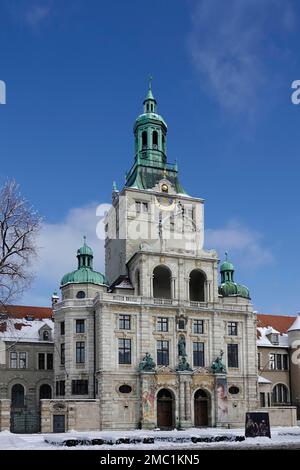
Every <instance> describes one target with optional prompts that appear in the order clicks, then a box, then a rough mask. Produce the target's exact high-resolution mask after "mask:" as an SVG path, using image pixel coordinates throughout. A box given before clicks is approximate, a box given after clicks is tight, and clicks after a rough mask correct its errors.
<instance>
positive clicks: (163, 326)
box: [156, 317, 169, 332]
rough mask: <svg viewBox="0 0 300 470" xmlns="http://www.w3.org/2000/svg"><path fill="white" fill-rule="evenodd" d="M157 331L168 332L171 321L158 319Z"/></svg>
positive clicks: (162, 318) (165, 318) (164, 318)
mask: <svg viewBox="0 0 300 470" xmlns="http://www.w3.org/2000/svg"><path fill="white" fill-rule="evenodd" d="M156 329H157V331H164V332H166V331H168V330H169V321H168V318H167V317H157V321H156Z"/></svg>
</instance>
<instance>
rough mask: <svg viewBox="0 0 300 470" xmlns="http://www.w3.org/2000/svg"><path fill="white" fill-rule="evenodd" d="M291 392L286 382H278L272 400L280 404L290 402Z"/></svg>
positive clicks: (275, 403)
mask: <svg viewBox="0 0 300 470" xmlns="http://www.w3.org/2000/svg"><path fill="white" fill-rule="evenodd" d="M288 395H289V392H288V388H287V386H286V385H284V384H277V385H275V387H274V388H273V391H272V402H273V404H274V405H279V404H282V403H288V401H289V398H288Z"/></svg>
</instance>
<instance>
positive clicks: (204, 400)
mask: <svg viewBox="0 0 300 470" xmlns="http://www.w3.org/2000/svg"><path fill="white" fill-rule="evenodd" d="M194 422H195V427H201V426H208V395H207V393H206V392H205V391H204V390H202V389H199V390H197V391H196V393H195V395H194Z"/></svg>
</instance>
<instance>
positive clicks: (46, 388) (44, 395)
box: [40, 384, 52, 400]
mask: <svg viewBox="0 0 300 470" xmlns="http://www.w3.org/2000/svg"><path fill="white" fill-rule="evenodd" d="M50 398H52V388H51V387H50V385H48V384H43V385H41V386H40V400H47V399H50Z"/></svg>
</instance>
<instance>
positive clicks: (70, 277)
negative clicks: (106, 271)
mask: <svg viewBox="0 0 300 470" xmlns="http://www.w3.org/2000/svg"><path fill="white" fill-rule="evenodd" d="M93 257H94V255H93V250H92V249H91V248H90V247H89V246H88V245H87V244H86V237H84V243H83V246H82V247H81V248H79V249H78V250H77V259H78V269H76V270H75V271H72V272H70V273H67V274H65V275H64V277H63V278H62V280H61V283H60V285H61V287H63V286H65V285H67V284H86V283H89V284H97V285H104V286H107V285H108V283H107V281H106V279H105V276H104V275H103V274H102V273H99V272H97V271H94V270H93Z"/></svg>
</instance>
